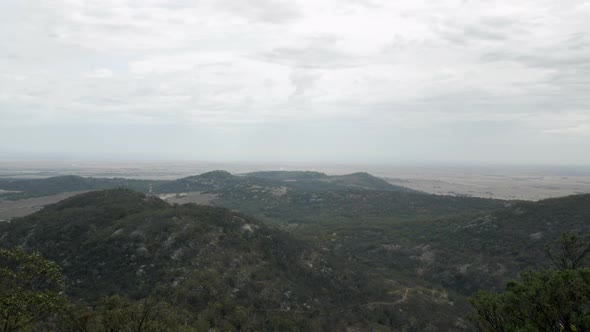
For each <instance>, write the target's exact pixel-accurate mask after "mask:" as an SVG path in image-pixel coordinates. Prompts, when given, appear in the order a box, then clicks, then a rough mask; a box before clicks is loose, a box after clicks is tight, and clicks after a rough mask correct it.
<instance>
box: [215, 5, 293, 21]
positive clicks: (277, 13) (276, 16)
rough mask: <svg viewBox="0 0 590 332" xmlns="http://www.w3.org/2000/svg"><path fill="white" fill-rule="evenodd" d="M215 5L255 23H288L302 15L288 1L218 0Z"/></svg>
mask: <svg viewBox="0 0 590 332" xmlns="http://www.w3.org/2000/svg"><path fill="white" fill-rule="evenodd" d="M215 5H216V6H218V7H219V8H221V9H223V10H225V11H227V12H228V13H231V14H232V15H236V16H241V17H245V18H247V19H249V20H252V21H255V22H264V23H273V24H280V23H288V22H292V21H294V20H297V19H299V18H301V17H302V15H303V13H302V12H301V10H300V9H299V8H298V7H297V6H296V5H295V3H294V2H293V1H288V0H240V1H234V0H219V1H217V2H216V4H215Z"/></svg>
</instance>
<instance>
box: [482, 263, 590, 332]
mask: <svg viewBox="0 0 590 332" xmlns="http://www.w3.org/2000/svg"><path fill="white" fill-rule="evenodd" d="M471 303H472V305H473V306H474V307H475V309H476V311H477V314H478V316H477V318H475V321H476V324H477V325H478V327H479V328H480V329H481V330H483V331H498V332H499V331H588V330H590V269H580V270H545V269H544V270H538V271H530V272H524V273H522V274H521V275H520V280H519V281H514V282H511V283H509V284H508V286H507V287H506V292H504V293H501V294H491V293H488V292H485V291H481V292H478V293H477V294H476V295H474V296H473V297H472V299H471Z"/></svg>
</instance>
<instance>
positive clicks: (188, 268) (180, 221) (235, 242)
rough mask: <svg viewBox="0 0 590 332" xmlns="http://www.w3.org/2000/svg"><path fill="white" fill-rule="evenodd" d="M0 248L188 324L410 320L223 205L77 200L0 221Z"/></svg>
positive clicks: (367, 287)
mask: <svg viewBox="0 0 590 332" xmlns="http://www.w3.org/2000/svg"><path fill="white" fill-rule="evenodd" d="M0 247H6V248H10V247H22V248H25V249H26V250H28V251H29V250H37V251H39V252H41V253H42V254H43V255H44V256H45V257H47V258H49V259H51V260H54V261H55V262H57V263H58V264H59V265H60V266H61V267H62V268H63V272H64V275H65V278H66V284H67V293H68V294H69V295H70V296H71V297H72V298H73V300H74V301H82V300H83V301H85V302H87V303H89V304H90V305H92V304H93V303H96V301H97V300H98V299H99V298H101V297H104V296H109V295H113V294H119V295H121V296H123V297H127V298H130V299H133V300H139V299H141V298H144V297H147V296H151V297H156V298H158V299H161V300H165V301H167V302H168V303H170V304H171V305H172V306H173V307H175V308H176V309H177V311H178V312H186V313H192V314H187V316H186V317H185V319H186V322H187V324H194V326H196V325H198V324H201V325H206V326H211V327H217V328H221V329H222V330H224V331H225V330H281V331H287V330H291V331H302V330H308V331H312V330H328V329H330V330H334V329H336V330H344V329H346V328H347V327H350V328H359V329H362V330H370V329H373V328H378V327H379V326H381V327H382V328H387V326H389V325H392V326H395V325H401V324H403V323H404V318H403V317H402V316H401V315H398V314H394V315H391V314H387V315H385V316H383V315H384V314H383V313H382V311H381V309H380V308H378V310H377V311H375V310H374V309H372V308H369V307H367V306H366V304H367V303H370V302H374V301H381V302H392V301H393V300H395V299H398V298H399V296H398V295H397V294H394V295H388V294H387V292H386V290H385V289H384V288H383V287H382V286H381V285H379V284H373V283H372V282H370V281H369V282H368V281H367V275H366V274H365V273H364V272H363V271H362V270H361V269H356V268H355V267H354V264H352V265H351V264H347V265H343V264H342V262H334V261H333V258H332V256H331V255H330V254H328V253H322V252H321V251H320V250H317V249H314V247H313V246H309V245H307V244H305V243H303V242H301V241H299V240H296V239H295V238H293V237H292V236H291V235H289V234H287V233H285V232H284V231H281V230H278V229H273V228H269V227H268V226H266V225H264V224H262V223H260V222H258V221H256V220H253V219H252V218H249V217H247V216H245V215H241V214H238V213H235V212H231V211H229V210H227V209H223V208H216V207H209V206H197V205H194V204H187V205H182V206H178V205H169V204H167V203H166V202H164V201H162V200H160V199H158V198H155V197H149V196H145V195H143V194H140V193H137V192H133V191H130V190H126V189H114V190H102V191H96V192H90V193H85V194H80V195H78V196H75V197H71V198H69V199H66V200H64V201H62V202H59V203H57V204H53V205H50V206H48V207H46V208H45V209H43V210H41V211H39V212H37V213H35V214H32V215H30V216H28V217H25V218H20V219H14V220H13V221H12V222H4V223H0ZM339 265H340V266H346V268H342V267H338V266H339ZM343 314H345V315H344V316H343ZM372 316H374V317H372ZM381 317H388V318H387V323H385V321H381V322H380V321H379V320H380V319H381Z"/></svg>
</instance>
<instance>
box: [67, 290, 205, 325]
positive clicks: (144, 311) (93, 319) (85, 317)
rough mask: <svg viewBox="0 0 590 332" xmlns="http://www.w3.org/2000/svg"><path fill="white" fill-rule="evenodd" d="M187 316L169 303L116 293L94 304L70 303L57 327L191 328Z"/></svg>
mask: <svg viewBox="0 0 590 332" xmlns="http://www.w3.org/2000/svg"><path fill="white" fill-rule="evenodd" d="M184 314H185V315H186V313H184ZM185 322H186V318H184V317H183V316H182V315H181V312H179V310H178V309H177V308H174V307H172V306H170V305H169V304H168V303H165V302H161V301H157V300H155V299H153V298H145V299H142V300H139V301H130V300H128V299H126V298H123V297H121V296H119V295H113V296H109V297H104V298H102V299H101V300H100V301H99V302H98V305H97V306H96V307H95V308H92V307H82V306H76V305H70V306H69V307H67V308H66V309H65V310H63V311H62V313H61V315H60V319H59V321H58V323H57V324H56V329H58V330H60V331H63V332H82V331H85V332H99V331H109V332H127V331H129V332H130V331H133V332H166V331H169V332H191V331H196V329H193V328H191V327H189V326H186V324H185Z"/></svg>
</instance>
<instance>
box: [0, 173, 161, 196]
mask: <svg viewBox="0 0 590 332" xmlns="http://www.w3.org/2000/svg"><path fill="white" fill-rule="evenodd" d="M157 183H159V181H151V180H150V181H148V180H135V179H123V178H114V179H107V178H88V177H81V176H74V175H66V176H56V177H50V178H46V179H2V178H0V189H1V190H5V191H8V192H7V193H4V194H1V193H0V199H9V200H16V199H23V198H31V197H41V196H48V195H55V194H60V193H64V192H71V191H86V190H97V189H108V188H130V189H133V190H137V191H141V192H147V191H148V190H149V186H150V184H157Z"/></svg>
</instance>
